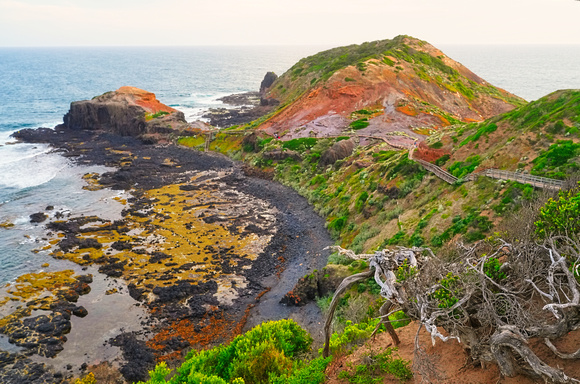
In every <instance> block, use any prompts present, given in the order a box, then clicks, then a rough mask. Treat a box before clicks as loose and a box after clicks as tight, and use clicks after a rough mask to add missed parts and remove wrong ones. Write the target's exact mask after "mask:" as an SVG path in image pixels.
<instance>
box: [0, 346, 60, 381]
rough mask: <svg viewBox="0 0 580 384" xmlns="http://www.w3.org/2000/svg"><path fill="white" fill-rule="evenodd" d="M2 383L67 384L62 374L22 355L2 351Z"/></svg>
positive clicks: (0, 363) (0, 377) (0, 360)
mask: <svg viewBox="0 0 580 384" xmlns="http://www.w3.org/2000/svg"><path fill="white" fill-rule="evenodd" d="M0 383H3V384H65V383H68V381H67V380H66V379H65V377H64V375H63V374H62V373H60V372H55V371H54V370H52V369H51V368H49V367H48V366H46V365H44V364H40V363H35V362H33V361H31V360H30V359H28V358H27V357H25V356H23V355H20V354H11V353H8V352H4V351H0Z"/></svg>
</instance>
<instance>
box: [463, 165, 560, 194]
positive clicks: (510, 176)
mask: <svg viewBox="0 0 580 384" xmlns="http://www.w3.org/2000/svg"><path fill="white" fill-rule="evenodd" d="M480 175H482V176H487V177H491V178H492V179H498V180H512V181H517V182H519V183H522V184H530V185H531V186H532V187H536V188H542V189H550V190H553V191H557V190H560V189H562V188H563V187H564V181H563V180H556V179H550V178H548V177H541V176H534V175H530V174H529V173H520V172H510V171H502V170H500V169H495V168H490V169H486V170H484V171H481V172H477V173H472V174H470V175H469V176H468V177H469V179H470V180H473V179H475V178H476V177H477V176H480Z"/></svg>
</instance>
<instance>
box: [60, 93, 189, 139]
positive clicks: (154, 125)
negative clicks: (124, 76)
mask: <svg viewBox="0 0 580 384" xmlns="http://www.w3.org/2000/svg"><path fill="white" fill-rule="evenodd" d="M64 126H65V127H66V128H68V129H86V130H104V131H110V132H112V133H116V134H119V135H122V136H141V135H147V134H168V133H171V132H174V131H181V130H186V129H188V128H189V125H188V124H187V122H186V121H185V116H184V115H183V112H180V111H178V110H176V109H174V108H171V107H168V106H167V105H164V104H162V103H160V102H159V101H158V100H157V99H156V97H155V94H153V93H151V92H147V91H144V90H142V89H139V88H134V87H121V88H119V89H118V90H116V91H114V92H107V93H105V94H103V95H100V96H97V97H95V98H93V99H92V100H82V101H75V102H72V103H71V106H70V110H69V112H68V113H67V114H66V115H65V116H64Z"/></svg>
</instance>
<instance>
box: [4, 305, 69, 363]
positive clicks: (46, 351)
mask: <svg viewBox="0 0 580 384" xmlns="http://www.w3.org/2000/svg"><path fill="white" fill-rule="evenodd" d="M70 330H71V323H70V316H69V315H68V314H66V313H61V312H53V313H51V314H49V315H39V316H35V317H31V318H27V319H24V320H14V321H13V322H11V323H9V324H7V325H6V326H4V327H2V328H1V329H0V332H2V333H4V334H6V335H8V336H9V341H10V343H12V344H15V345H18V346H20V347H23V348H27V349H29V350H30V352H33V353H36V354H38V355H40V356H44V357H54V356H56V355H57V354H58V353H59V352H60V351H62V350H63V343H64V342H65V341H66V337H64V335H65V334H66V333H69V332H70Z"/></svg>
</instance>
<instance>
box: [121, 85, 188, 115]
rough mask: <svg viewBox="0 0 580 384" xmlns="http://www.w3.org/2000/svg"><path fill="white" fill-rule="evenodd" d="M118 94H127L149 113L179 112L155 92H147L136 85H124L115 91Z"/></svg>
mask: <svg viewBox="0 0 580 384" xmlns="http://www.w3.org/2000/svg"><path fill="white" fill-rule="evenodd" d="M115 93H116V94H117V95H124V96H127V100H130V101H132V102H133V103H135V104H136V105H138V106H140V107H142V108H143V109H145V110H146V111H147V112H149V113H157V112H169V113H173V112H177V110H176V109H174V108H171V107H169V106H167V105H165V104H162V103H160V102H159V100H157V98H156V97H155V94H154V93H151V92H147V91H145V90H143V89H139V88H135V87H128V86H124V87H121V88H119V89H117V91H115Z"/></svg>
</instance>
